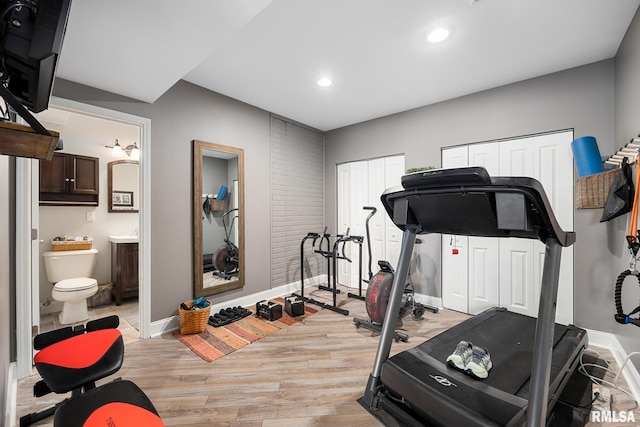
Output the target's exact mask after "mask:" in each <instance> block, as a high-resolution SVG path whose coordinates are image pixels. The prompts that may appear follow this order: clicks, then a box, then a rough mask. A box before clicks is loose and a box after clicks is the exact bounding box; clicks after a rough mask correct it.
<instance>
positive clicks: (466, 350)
mask: <svg viewBox="0 0 640 427" xmlns="http://www.w3.org/2000/svg"><path fill="white" fill-rule="evenodd" d="M473 348H474V347H473V344H471V343H470V342H468V341H460V342H459V343H458V345H457V346H456V349H455V351H454V352H453V353H451V354H450V355H449V357H447V364H448V365H449V366H452V367H454V368H456V369H460V370H461V371H464V370H465V369H466V368H467V363H469V361H470V360H471V355H472V352H473V351H472V349H473Z"/></svg>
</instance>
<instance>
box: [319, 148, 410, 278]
mask: <svg viewBox="0 0 640 427" xmlns="http://www.w3.org/2000/svg"><path fill="white" fill-rule="evenodd" d="M404 170H405V169H404V156H392V157H385V158H380V159H373V160H364V161H359V162H351V163H345V164H341V165H338V169H337V173H338V178H337V187H338V226H337V227H338V229H337V233H338V234H344V233H345V232H346V230H347V228H349V229H350V230H349V234H350V235H352V236H363V237H364V236H366V228H365V221H366V218H367V216H368V215H369V213H370V211H365V210H363V209H362V208H363V207H364V206H374V207H376V208H377V209H378V212H377V213H376V215H375V216H374V217H373V218H372V219H371V221H370V222H369V227H370V233H371V250H372V258H373V260H372V261H373V262H372V271H373V273H375V272H376V271H378V267H377V263H378V260H388V261H389V262H391V264H392V265H395V264H396V263H397V260H398V257H399V255H400V240H401V233H400V230H399V229H398V228H397V227H396V226H395V225H394V224H393V222H392V221H391V219H390V218H388V215H387V213H386V212H385V210H384V208H383V207H382V202H380V196H381V195H382V193H383V192H384V191H385V190H386V189H387V188H389V187H393V186H396V185H400V182H401V181H400V179H401V177H402V175H403V174H404ZM331 232H334V231H331ZM341 250H342V248H341V247H340V251H341ZM345 254H346V255H347V256H348V257H349V258H350V259H351V261H352V262H351V263H349V262H347V261H344V260H341V261H338V276H337V277H338V283H339V284H341V285H345V286H350V287H352V288H357V287H358V285H359V284H358V279H359V267H360V263H359V250H358V245H357V244H356V243H353V242H351V243H347V245H346V247H345ZM362 255H363V260H362V278H363V279H367V276H368V270H369V268H368V254H367V242H366V240H365V241H364V242H363V246H362Z"/></svg>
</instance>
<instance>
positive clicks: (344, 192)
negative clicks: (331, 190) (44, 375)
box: [318, 163, 351, 281]
mask: <svg viewBox="0 0 640 427" xmlns="http://www.w3.org/2000/svg"><path fill="white" fill-rule="evenodd" d="M337 186H338V221H337V224H338V225H337V228H338V230H346V229H347V227H349V226H350V223H351V166H350V164H349V163H344V164H341V165H338V177H337ZM327 232H328V233H332V231H331V230H327ZM318 244H319V242H318ZM323 245H324V246H323V247H322V249H323V250H326V249H327V248H326V242H323ZM329 249H331V248H329ZM323 262H324V265H327V262H326V260H323ZM331 268H333V267H331ZM338 268H340V267H338ZM331 274H333V272H332V271H327V275H331ZM348 274H349V272H348V271H347V272H346V274H345V272H342V273H340V274H339V275H338V279H339V281H344V280H347V278H348ZM328 279H329V280H333V278H332V277H328Z"/></svg>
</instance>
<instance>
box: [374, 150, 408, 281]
mask: <svg viewBox="0 0 640 427" xmlns="http://www.w3.org/2000/svg"><path fill="white" fill-rule="evenodd" d="M384 169H385V188H384V189H383V190H382V191H380V193H379V195H378V199H380V195H382V193H383V192H384V190H386V189H387V188H391V187H396V186H398V185H401V184H402V175H404V171H405V168H404V156H393V157H385V158H384ZM380 214H381V215H382V216H384V220H385V228H386V233H385V257H384V259H385V260H387V261H389V263H390V264H391V265H392V266H393V268H394V269H395V268H396V267H397V265H398V258H400V244H401V242H402V232H401V231H400V229H399V228H398V227H397V226H396V225H395V224H394V223H393V221H392V220H391V218H389V215H387V212H386V211H385V210H384V209H382V210H381V212H380Z"/></svg>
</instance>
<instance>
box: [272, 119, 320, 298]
mask: <svg viewBox="0 0 640 427" xmlns="http://www.w3.org/2000/svg"><path fill="white" fill-rule="evenodd" d="M270 161H271V287H275V286H281V285H284V284H287V283H293V282H296V281H299V280H300V242H301V241H302V239H303V238H304V237H305V236H306V235H307V233H310V232H315V233H322V231H323V228H324V226H323V218H324V212H323V205H324V136H323V134H322V133H320V132H317V131H314V130H311V129H308V128H305V127H302V126H299V125H296V124H293V123H290V122H286V121H284V120H282V119H279V118H277V117H271V159H270ZM305 254H308V256H306V257H305V258H306V263H305V271H304V276H305V280H306V279H308V278H310V277H313V276H317V275H319V274H322V273H324V272H325V265H326V264H325V263H324V262H322V261H324V258H322V257H320V256H318V255H315V254H314V253H313V249H312V247H311V240H308V241H307V242H306V243H305Z"/></svg>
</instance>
